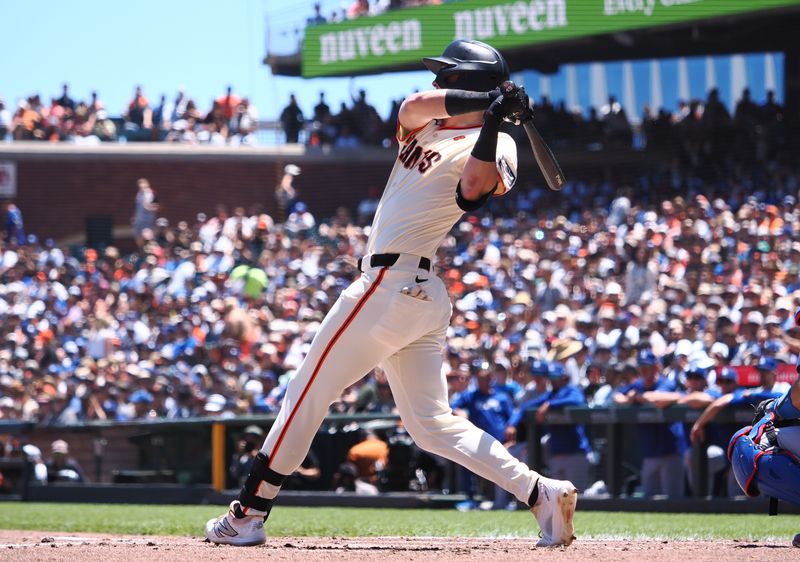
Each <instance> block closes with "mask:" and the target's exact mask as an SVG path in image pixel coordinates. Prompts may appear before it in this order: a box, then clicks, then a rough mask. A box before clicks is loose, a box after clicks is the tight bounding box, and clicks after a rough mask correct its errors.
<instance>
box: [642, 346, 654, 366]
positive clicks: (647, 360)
mask: <svg viewBox="0 0 800 562" xmlns="http://www.w3.org/2000/svg"><path fill="white" fill-rule="evenodd" d="M637 359H638V361H639V365H656V364H658V360H657V359H656V355H655V353H653V351H652V350H650V349H643V350H641V351H640V352H639V357H638V358H637Z"/></svg>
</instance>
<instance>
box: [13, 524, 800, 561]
mask: <svg viewBox="0 0 800 562" xmlns="http://www.w3.org/2000/svg"><path fill="white" fill-rule="evenodd" d="M535 544H536V539H518V538H509V539H480V538H463V539H462V538H418V537H415V538H403V537H384V538H346V539H345V538H306V537H303V538H292V537H270V538H268V539H267V543H266V544H264V545H262V546H257V547H249V548H241V547H239V548H237V547H232V546H215V545H212V544H209V543H206V542H204V540H203V539H201V538H199V537H146V536H130V535H100V534H88V533H75V534H67V533H47V532H43V531H1V530H0V560H30V561H34V560H35V561H41V560H76V561H80V562H89V561H94V560H102V561H103V562H115V561H122V560H135V561H136V562H149V561H153V560H238V561H241V560H242V558H243V557H245V556H246V557H247V558H251V559H254V560H259V559H262V560H270V562H272V561H284V560H302V561H304V562H305V561H312V562H316V561H328V560H356V561H366V560H376V561H381V562H389V561H403V562H408V561H414V560H419V561H425V562H431V561H451V560H457V561H466V560H469V561H471V560H476V561H477V560H481V561H486V560H489V561H491V562H500V561H514V562H519V561H520V560H537V561H538V560H546V561H549V560H598V561H602V560H647V561H648V562H651V561H654V560H681V561H687V560H709V561H712V560H713V561H714V562H719V561H720V560H737V562H738V561H743V560H754V561H755V560H787V559H790V558H792V557H793V556H796V555H797V554H800V550H798V549H795V548H793V547H792V546H791V537H789V538H787V540H786V541H785V542H777V541H776V542H771V543H764V542H731V541H719V542H700V541H630V540H597V539H587V540H578V541H576V542H575V543H574V544H573V545H572V546H570V547H569V548H566V549H564V548H536V547H535V546H534V545H535Z"/></svg>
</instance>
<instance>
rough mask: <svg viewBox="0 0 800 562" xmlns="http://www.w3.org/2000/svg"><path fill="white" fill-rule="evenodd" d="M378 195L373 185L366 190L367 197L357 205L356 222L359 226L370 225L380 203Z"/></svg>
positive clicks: (378, 191) (378, 192) (377, 190)
mask: <svg viewBox="0 0 800 562" xmlns="http://www.w3.org/2000/svg"><path fill="white" fill-rule="evenodd" d="M380 195H381V193H380V190H379V189H378V188H377V187H375V186H374V185H373V186H370V187H369V188H368V189H367V196H366V197H365V198H364V199H362V200H361V202H360V203H359V204H358V209H357V212H358V218H357V219H356V222H357V223H358V224H359V225H361V226H365V225H368V224H372V219H373V218H374V217H375V212H376V211H377V210H378V204H379V203H380V201H381V198H380Z"/></svg>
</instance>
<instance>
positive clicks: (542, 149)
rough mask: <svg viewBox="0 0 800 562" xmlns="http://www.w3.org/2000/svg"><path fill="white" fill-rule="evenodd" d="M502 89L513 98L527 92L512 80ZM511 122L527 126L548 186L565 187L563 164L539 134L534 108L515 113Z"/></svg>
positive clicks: (537, 161) (552, 187)
mask: <svg viewBox="0 0 800 562" xmlns="http://www.w3.org/2000/svg"><path fill="white" fill-rule="evenodd" d="M500 90H501V91H502V92H503V95H504V96H505V97H506V98H513V97H514V96H516V95H517V94H519V93H520V92H521V93H522V94H524V92H525V88H520V87H517V86H516V85H515V84H514V83H513V82H510V81H506V82H503V83H502V84H501V85H500ZM524 98H525V99H526V100H527V95H525V96H524ZM509 122H512V123H514V124H516V125H519V124H520V122H522V126H523V127H525V133H526V134H527V135H528V140H529V141H530V143H531V148H532V149H533V157H534V158H536V163H537V164H538V165H539V169H540V170H541V171H542V175H543V176H544V179H545V181H547V186H548V187H549V188H550V189H552V190H553V191H561V188H562V187H564V172H562V171H561V166H559V165H558V162H556V157H555V156H553V151H551V150H550V147H549V146H547V143H546V142H544V139H543V138H542V135H540V134H539V131H537V130H536V126H535V125H534V124H533V108H530V107H529V108H528V109H527V110H523V111H522V112H520V113H517V114H515V115H513V116H512V117H511V119H509Z"/></svg>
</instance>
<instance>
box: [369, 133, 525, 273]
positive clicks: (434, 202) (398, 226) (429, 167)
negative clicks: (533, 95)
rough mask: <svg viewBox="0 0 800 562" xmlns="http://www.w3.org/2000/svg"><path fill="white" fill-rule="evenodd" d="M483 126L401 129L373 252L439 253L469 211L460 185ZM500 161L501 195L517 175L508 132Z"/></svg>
mask: <svg viewBox="0 0 800 562" xmlns="http://www.w3.org/2000/svg"><path fill="white" fill-rule="evenodd" d="M480 131H481V126H480V125H477V126H474V127H466V128H452V127H445V126H442V124H441V122H440V121H430V122H429V123H428V124H427V125H425V126H423V127H421V128H419V129H417V130H415V131H412V132H410V133H409V134H407V135H406V136H405V137H404V138H400V136H399V135H398V139H399V140H400V146H399V148H398V154H397V160H396V161H395V163H394V168H392V173H391V175H390V176H389V180H388V182H387V184H386V189H385V191H384V192H383V197H381V201H380V204H379V205H378V210H377V212H376V213H375V219H374V221H373V222H372V232H371V233H370V236H369V241H368V243H367V252H368V253H370V254H383V253H390V252H392V253H404V254H413V255H417V256H423V257H427V258H432V257H433V256H434V254H435V253H436V249H437V248H438V247H439V245H440V244H441V243H442V240H443V239H444V237H445V236H446V235H447V233H448V232H449V231H450V229H451V228H452V227H453V225H454V224H455V223H456V222H457V221H458V219H459V218H461V215H463V214H464V211H463V210H462V209H461V208H460V207H459V206H458V204H457V203H456V186H457V185H458V182H459V180H460V179H461V173H462V172H463V171H464V165H465V164H466V163H467V158H468V157H469V155H470V153H471V152H472V147H473V146H474V145H475V142H476V141H477V140H478V134H479V133H480ZM496 162H497V172H498V185H497V191H496V192H495V195H502V194H504V193H506V192H507V191H508V190H510V189H511V188H512V187H514V184H515V183H516V180H517V146H516V144H515V143H514V140H513V139H512V138H511V137H510V136H508V135H507V134H505V133H500V134H499V135H498V137H497V160H496Z"/></svg>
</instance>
